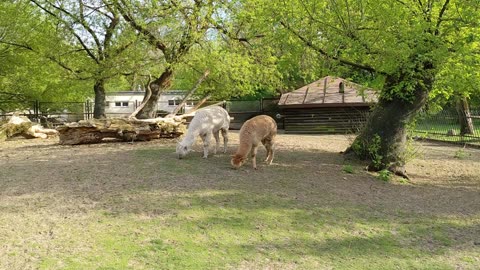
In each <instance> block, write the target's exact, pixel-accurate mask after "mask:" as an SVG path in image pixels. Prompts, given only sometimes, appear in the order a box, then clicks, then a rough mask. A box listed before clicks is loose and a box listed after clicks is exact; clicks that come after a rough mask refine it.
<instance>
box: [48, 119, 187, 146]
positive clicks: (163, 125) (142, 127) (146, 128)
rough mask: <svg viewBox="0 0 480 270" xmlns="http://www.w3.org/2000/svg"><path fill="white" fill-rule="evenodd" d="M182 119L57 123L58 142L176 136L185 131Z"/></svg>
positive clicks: (148, 138) (94, 141)
mask: <svg viewBox="0 0 480 270" xmlns="http://www.w3.org/2000/svg"><path fill="white" fill-rule="evenodd" d="M184 122H185V121H184V120H182V119H173V118H169V119H166V118H155V119H144V120H138V119H126V118H111V119H90V120H81V121H79V122H73V123H68V124H65V125H62V126H59V127H57V131H58V132H59V137H60V142H59V143H60V144H63V145H76V144H90V143H100V142H102V140H103V139H106V138H110V139H117V140H121V141H130V142H131V141H149V140H153V139H159V138H176V137H179V136H181V135H182V134H183V133H185V131H186V128H185V123H184Z"/></svg>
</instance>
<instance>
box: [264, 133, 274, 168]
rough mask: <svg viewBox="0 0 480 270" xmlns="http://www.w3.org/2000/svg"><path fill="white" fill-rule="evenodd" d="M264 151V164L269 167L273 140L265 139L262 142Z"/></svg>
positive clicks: (271, 158) (271, 159)
mask: <svg viewBox="0 0 480 270" xmlns="http://www.w3.org/2000/svg"><path fill="white" fill-rule="evenodd" d="M262 143H263V145H264V146H265V149H266V150H267V157H266V158H265V162H266V163H267V164H268V165H270V164H272V161H273V150H274V149H273V148H274V141H273V138H265V139H263V140H262Z"/></svg>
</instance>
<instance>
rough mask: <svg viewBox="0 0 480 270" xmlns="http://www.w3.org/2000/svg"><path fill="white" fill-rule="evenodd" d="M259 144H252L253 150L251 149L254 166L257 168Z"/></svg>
mask: <svg viewBox="0 0 480 270" xmlns="http://www.w3.org/2000/svg"><path fill="white" fill-rule="evenodd" d="M257 148H258V146H257V145H252V150H250V156H251V157H252V165H253V168H254V169H255V170H256V169H257Z"/></svg>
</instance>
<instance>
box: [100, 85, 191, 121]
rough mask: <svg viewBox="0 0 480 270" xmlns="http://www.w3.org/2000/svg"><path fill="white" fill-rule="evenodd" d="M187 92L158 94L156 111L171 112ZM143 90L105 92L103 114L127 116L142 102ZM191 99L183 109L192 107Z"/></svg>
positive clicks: (173, 91)
mask: <svg viewBox="0 0 480 270" xmlns="http://www.w3.org/2000/svg"><path fill="white" fill-rule="evenodd" d="M186 93H187V92H186V91H182V90H170V91H165V92H163V93H162V94H161V95H160V98H159V99H158V102H157V108H156V110H157V112H159V113H162V112H164V113H166V112H172V111H173V109H175V108H176V107H177V105H178V104H180V102H181V101H182V99H183V97H184V96H185V94H186ZM144 96H145V92H143V91H120V92H110V93H107V94H106V97H105V100H106V106H105V114H106V116H107V117H122V116H129V115H130V114H131V113H132V112H133V111H134V110H135V109H136V108H137V107H138V106H140V104H141V103H142V100H143V97H144ZM193 105H194V104H193V101H188V102H187V104H186V105H185V109H186V110H188V109H189V108H192V107H193Z"/></svg>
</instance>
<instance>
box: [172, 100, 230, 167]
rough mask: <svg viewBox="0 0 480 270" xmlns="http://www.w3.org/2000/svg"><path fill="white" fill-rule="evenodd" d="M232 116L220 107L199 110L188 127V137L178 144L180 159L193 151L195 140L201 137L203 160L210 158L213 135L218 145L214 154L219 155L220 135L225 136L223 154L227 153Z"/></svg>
mask: <svg viewBox="0 0 480 270" xmlns="http://www.w3.org/2000/svg"><path fill="white" fill-rule="evenodd" d="M229 126H230V116H229V115H228V112H227V111H226V110H225V109H223V108H222V107H219V106H211V107H206V108H203V109H200V110H198V111H197V112H196V113H195V116H194V117H193V119H192V122H190V125H189V126H188V130H187V135H185V138H183V140H182V141H181V142H179V143H178V144H177V151H176V152H177V155H178V158H180V159H181V158H183V157H185V156H186V155H187V153H188V152H190V151H191V147H192V145H193V143H194V142H195V138H196V137H197V136H200V137H201V138H202V141H203V158H207V157H208V147H209V146H210V140H211V138H212V135H213V136H214V137H215V141H216V145H215V149H214V150H213V153H214V154H216V153H217V149H218V147H219V146H220V142H219V141H220V134H219V132H220V131H222V136H223V152H224V153H226V152H227V142H228V128H229Z"/></svg>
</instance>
